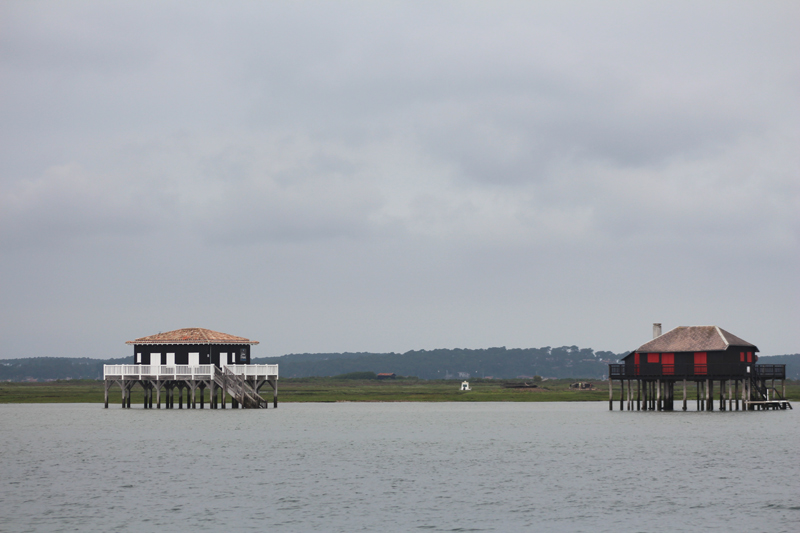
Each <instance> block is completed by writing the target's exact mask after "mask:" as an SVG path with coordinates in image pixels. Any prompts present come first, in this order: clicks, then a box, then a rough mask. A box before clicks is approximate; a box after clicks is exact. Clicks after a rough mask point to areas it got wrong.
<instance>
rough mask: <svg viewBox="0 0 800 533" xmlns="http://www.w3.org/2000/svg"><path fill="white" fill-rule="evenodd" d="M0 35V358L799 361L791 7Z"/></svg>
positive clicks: (136, 9) (280, 11)
mask: <svg viewBox="0 0 800 533" xmlns="http://www.w3.org/2000/svg"><path fill="white" fill-rule="evenodd" d="M0 10H2V16H1V17H0V20H1V21H2V22H0V84H2V91H3V98H2V99H0V123H2V127H0V141H1V142H2V143H3V146H4V147H5V149H4V150H3V151H2V153H0V170H1V171H2V181H0V251H2V259H0V268H2V270H1V272H2V276H3V279H4V283H3V288H2V301H3V306H2V313H3V314H2V316H3V318H4V320H3V322H4V325H3V326H0V328H2V329H0V339H2V341H0V342H2V344H0V348H2V352H0V357H19V356H20V353H19V352H20V351H21V350H22V351H25V350H29V349H33V350H34V351H35V352H36V353H38V354H42V355H47V354H51V353H52V352H53V351H54V350H66V353H68V354H70V355H86V353H87V350H88V351H91V350H97V349H100V350H102V351H103V353H102V354H101V353H98V354H97V356H101V355H102V356H106V355H109V356H110V354H109V353H108V352H112V353H117V354H118V353H124V351H125V348H124V345H119V342H120V341H124V340H129V338H132V337H136V336H140V335H146V334H151V333H153V332H155V331H158V330H167V329H173V328H178V327H188V326H203V327H210V328H212V329H220V330H223V331H230V332H231V333H234V334H239V335H245V336H250V337H254V338H259V339H260V340H262V341H263V342H264V345H263V346H262V347H261V349H262V350H263V355H279V354H281V353H286V352H302V351H338V350H374V351H382V350H385V351H404V350H407V349H412V348H434V347H455V346H463V347H470V348H473V347H486V346H492V345H508V346H540V345H559V344H570V345H571V344H580V345H583V346H591V347H593V348H595V349H599V350H603V349H609V350H615V351H622V350H624V349H626V348H628V347H630V346H635V345H638V344H641V342H640V341H641V340H642V337H643V335H644V337H646V335H647V325H648V324H649V323H650V322H653V321H661V322H664V323H665V326H666V327H669V326H676V325H689V324H702V323H714V324H719V325H720V326H723V327H725V328H726V329H728V330H730V331H734V332H735V333H736V334H737V335H740V336H743V337H744V338H746V339H748V340H749V341H751V342H754V343H756V344H758V345H759V346H760V347H761V348H762V351H764V353H783V352H789V351H797V346H796V341H795V339H794V336H793V335H792V329H793V325H796V323H797V320H798V318H800V315H798V307H797V302H798V296H800V291H798V283H797V281H796V277H797V276H796V271H797V265H798V259H800V254H799V253H798V233H799V230H800V216H798V214H797V213H798V212H800V176H798V169H800V156H798V152H797V149H796V147H797V146H798V145H800V128H799V127H798V124H800V113H799V112H798V111H799V110H798V102H800V99H798V96H800V95H798V87H799V86H800V85H798V81H800V76H798V74H799V73H800V72H799V69H798V60H797V58H796V53H794V50H797V49H799V48H800V37H799V36H798V35H797V32H796V31H795V30H794V28H795V25H796V21H797V20H798V18H799V17H798V15H800V10H799V9H798V8H796V7H795V6H793V5H791V4H786V3H784V4H782V3H773V4H767V5H764V4H760V3H759V4H756V3H752V4H749V3H740V4H736V5H730V4H722V3H719V4H717V3H704V4H703V5H696V4H695V3H689V2H687V3H680V2H678V3H671V4H669V5H665V6H657V5H637V4H629V3H607V2H604V3H574V4H573V3H563V2H553V3H537V4H535V5H528V4H527V3H515V2H509V3H501V4H496V3H493V4H480V3H475V4H472V3H463V2H456V3H446V2H445V3H436V4H434V5H428V3H423V2H420V3H410V4H409V3H385V4H381V5H376V4H369V3H352V4H349V3H337V4H329V3H313V2H311V3H295V4H269V5H256V4H249V5H244V6H233V7H231V6H227V5H223V4H222V3H215V2H207V3H200V4H197V3H183V2H168V3H152V4H149V3H126V2H123V3H114V4H102V3H94V2H86V3H74V4H69V5H61V4H59V3H45V4H41V3H39V4H31V5H28V4H9V5H4V6H3V7H2V8H0ZM98 332H102V333H98ZM85 336H89V337H90V338H93V337H94V336H98V337H97V338H98V339H99V340H100V346H101V348H97V347H96V346H94V345H87V344H86V342H85V341H84V340H83V339H84V337H85ZM31 339H33V340H31ZM65 343H66V344H65ZM90 344H91V343H90Z"/></svg>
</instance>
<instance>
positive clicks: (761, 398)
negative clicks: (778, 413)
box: [748, 374, 792, 409]
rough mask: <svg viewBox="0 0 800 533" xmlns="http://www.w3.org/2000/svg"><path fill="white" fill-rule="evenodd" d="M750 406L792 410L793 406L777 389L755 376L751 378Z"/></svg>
mask: <svg viewBox="0 0 800 533" xmlns="http://www.w3.org/2000/svg"><path fill="white" fill-rule="evenodd" d="M749 400H750V401H749V402H748V403H749V404H750V405H752V406H759V408H761V409H787V408H788V409H792V404H791V403H789V401H788V400H787V399H786V398H784V397H783V395H782V394H781V393H780V392H779V391H778V389H776V388H775V387H768V386H766V384H764V383H763V382H762V381H761V380H760V379H759V377H758V374H755V375H753V376H751V377H750V398H749Z"/></svg>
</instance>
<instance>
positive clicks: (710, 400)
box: [706, 379, 714, 411]
mask: <svg viewBox="0 0 800 533" xmlns="http://www.w3.org/2000/svg"><path fill="white" fill-rule="evenodd" d="M713 410H714V382H713V381H711V380H710V379H706V411H713Z"/></svg>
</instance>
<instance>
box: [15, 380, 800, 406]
mask: <svg viewBox="0 0 800 533" xmlns="http://www.w3.org/2000/svg"><path fill="white" fill-rule="evenodd" d="M469 383H470V387H471V388H472V390H471V391H460V390H459V386H460V384H461V382H460V381H454V380H430V381H426V380H420V379H416V378H399V379H393V380H374V379H366V380H357V379H336V378H288V379H281V380H279V381H278V400H279V402H573V401H607V400H608V382H604V381H592V382H591V383H592V384H593V388H591V389H589V390H577V389H571V388H570V384H572V383H575V380H567V379H561V380H548V381H543V382H540V383H535V385H536V387H532V386H528V387H525V386H524V385H525V384H526V383H527V384H528V385H534V383H533V382H532V381H528V382H525V381H521V380H480V379H479V380H470V382H469ZM618 386H619V385H618V384H616V386H615V391H614V392H615V394H614V397H615V398H616V399H618V398H619V389H618ZM693 389H694V387H690V388H689V398H690V399H692V400H694V390H693ZM675 392H676V397H677V398H680V392H679V390H677V389H676V391H675ZM262 393H263V395H264V397H265V398H271V396H272V391H271V389H269V387H268V386H267V387H266V388H264V389H262ZM207 394H208V393H206V395H207ZM786 394H787V396H788V398H789V399H790V400H794V401H797V400H800V381H797V380H787V381H786ZM102 401H103V382H102V381H95V380H71V381H51V382H46V383H14V382H3V383H0V403H101V402H102ZM142 401H143V396H142V390H141V389H140V388H139V387H136V388H135V389H134V391H133V396H132V399H131V405H132V406H134V405H141V404H142ZM110 403H112V404H119V403H120V391H119V387H117V386H114V388H112V389H111V395H110ZM176 403H177V399H176Z"/></svg>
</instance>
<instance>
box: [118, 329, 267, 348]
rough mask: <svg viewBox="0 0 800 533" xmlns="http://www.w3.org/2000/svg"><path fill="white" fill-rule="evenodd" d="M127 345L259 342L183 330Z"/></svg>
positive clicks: (210, 331)
mask: <svg viewBox="0 0 800 533" xmlns="http://www.w3.org/2000/svg"><path fill="white" fill-rule="evenodd" d="M125 344H258V341H251V340H250V339H245V338H244V337H237V336H236V335H228V334H227V333H220V332H219V331H212V330H210V329H205V328H183V329H176V330H174V331H167V332H165V333H158V334H156V335H150V336H149V337H139V338H138V339H136V340H135V341H127V342H126V343H125Z"/></svg>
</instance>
